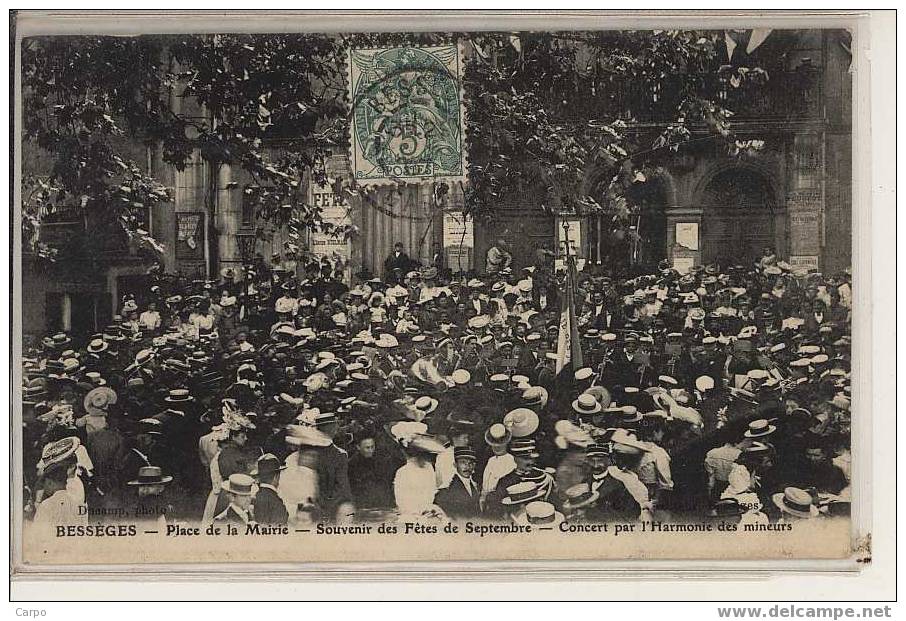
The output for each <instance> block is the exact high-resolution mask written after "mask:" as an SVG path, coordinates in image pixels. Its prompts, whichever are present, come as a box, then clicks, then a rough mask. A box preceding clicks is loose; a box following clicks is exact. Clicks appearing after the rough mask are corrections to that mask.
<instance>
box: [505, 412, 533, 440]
mask: <svg viewBox="0 0 906 621" xmlns="http://www.w3.org/2000/svg"><path fill="white" fill-rule="evenodd" d="M539 424H540V421H539V419H538V415H537V414H536V413H535V411H534V410H530V409H528V408H516V409H515V410H510V411H509V412H507V413H506V415H505V416H504V417H503V425H504V426H505V427H506V428H507V429H509V430H510V433H512V434H513V437H514V438H524V437H526V436H530V435H532V434H533V433H535V431H537V430H538V425H539Z"/></svg>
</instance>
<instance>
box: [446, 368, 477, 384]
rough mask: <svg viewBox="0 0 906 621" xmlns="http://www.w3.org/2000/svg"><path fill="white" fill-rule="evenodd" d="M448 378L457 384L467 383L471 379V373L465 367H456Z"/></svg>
mask: <svg viewBox="0 0 906 621" xmlns="http://www.w3.org/2000/svg"><path fill="white" fill-rule="evenodd" d="M450 379H452V380H453V383H454V384H456V385H457V386H463V385H465V384H468V383H469V381H470V380H471V379H472V375H471V374H470V373H469V372H468V371H467V370H466V369H456V370H455V371H453V373H452V374H451V375H450Z"/></svg>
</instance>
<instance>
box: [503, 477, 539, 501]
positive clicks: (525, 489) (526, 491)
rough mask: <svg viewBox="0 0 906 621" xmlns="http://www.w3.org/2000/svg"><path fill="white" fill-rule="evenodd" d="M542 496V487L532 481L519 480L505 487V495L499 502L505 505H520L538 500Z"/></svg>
mask: <svg viewBox="0 0 906 621" xmlns="http://www.w3.org/2000/svg"><path fill="white" fill-rule="evenodd" d="M542 496H544V489H542V488H539V487H538V486H537V485H535V484H534V483H530V482H528V481H520V482H519V483H514V484H513V485H510V486H509V487H508V488H506V497H505V498H504V499H503V500H501V501H500V502H501V504H504V505H507V506H511V505H522V504H526V503H529V502H532V501H533V500H538V499H539V498H541V497H542Z"/></svg>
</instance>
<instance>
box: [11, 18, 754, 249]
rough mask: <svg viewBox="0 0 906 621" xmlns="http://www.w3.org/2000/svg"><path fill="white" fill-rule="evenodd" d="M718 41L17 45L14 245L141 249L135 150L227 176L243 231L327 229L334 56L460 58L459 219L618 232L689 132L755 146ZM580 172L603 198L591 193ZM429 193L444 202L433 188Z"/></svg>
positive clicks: (145, 196)
mask: <svg viewBox="0 0 906 621" xmlns="http://www.w3.org/2000/svg"><path fill="white" fill-rule="evenodd" d="M723 36H724V35H723V33H722V32H702V31H691V30H670V31H620V32H569V33H473V34H468V35H463V34H459V35H457V34H434V33H409V34H398V33H397V34H384V33H379V34H354V35H343V36H340V35H338V36H324V35H314V34H277V35H271V34H269V35H243V34H223V35H205V36H185V37H53V38H40V39H28V40H26V41H25V44H24V47H23V59H22V61H23V62H22V66H23V85H24V89H23V92H24V104H25V106H24V111H25V114H24V120H25V137H26V140H27V141H29V142H31V143H33V144H35V145H37V147H39V149H40V150H41V151H42V152H43V153H44V154H45V156H46V157H47V158H49V160H50V161H49V164H48V165H47V166H45V167H44V168H46V170H32V171H28V172H33V173H44V175H43V176H42V181H41V182H40V183H38V184H37V185H36V186H35V188H36V189H35V191H32V192H31V193H30V194H29V196H30V198H29V201H30V202H29V203H28V208H27V211H28V216H27V217H26V218H25V219H24V220H25V222H24V225H25V226H26V228H27V229H28V235H27V236H26V239H29V240H31V241H32V245H33V247H34V248H35V249H36V250H38V249H39V243H40V241H39V238H38V236H37V235H36V231H37V230H38V228H39V226H40V222H41V221H42V219H43V218H46V217H48V216H49V215H50V214H53V213H54V212H55V211H59V210H60V209H63V208H65V209H77V210H82V211H83V212H85V213H87V214H89V215H90V217H89V218H88V220H89V221H92V222H94V221H101V220H103V221H106V222H109V223H115V224H116V226H118V227H119V228H120V229H121V230H122V231H124V232H126V233H127V234H128V235H129V236H130V237H131V238H132V239H133V240H135V241H137V242H139V243H140V244H144V245H149V246H150V247H157V248H158V249H159V246H156V245H155V243H154V242H153V240H151V239H150V237H149V236H148V235H147V233H146V232H145V231H144V230H143V229H142V228H141V223H142V222H143V218H144V217H145V214H146V210H147V208H148V207H152V208H154V207H155V206H157V205H163V204H166V203H168V202H170V201H171V200H172V196H171V194H170V192H169V191H168V190H167V189H166V188H164V187H163V186H162V185H161V184H160V183H159V182H158V181H157V180H155V179H154V178H153V176H151V171H149V170H148V165H147V149H149V148H150V149H158V150H159V151H158V152H159V153H160V154H161V156H162V158H163V160H164V161H165V162H167V163H169V164H172V165H174V166H175V167H176V168H178V169H182V168H184V167H185V166H186V165H187V164H188V163H189V162H190V161H191V160H192V158H193V157H195V154H198V155H199V156H200V157H201V158H203V159H204V160H205V161H206V162H208V163H209V164H210V165H211V166H212V167H213V168H214V170H215V171H216V170H217V169H218V168H219V167H220V166H222V165H230V166H233V167H236V168H239V169H241V170H242V171H244V172H245V174H246V175H247V176H248V177H249V178H250V179H251V185H250V186H249V187H247V188H245V189H244V190H243V191H245V192H248V193H249V194H250V196H253V197H254V200H255V202H256V204H257V206H258V215H259V216H260V217H262V218H263V219H264V220H266V221H269V222H271V223H274V224H276V225H278V226H279V225H287V224H292V226H293V227H294V229H295V231H296V234H297V235H300V234H301V233H300V231H301V230H302V229H304V228H306V227H308V228H314V227H318V228H330V227H329V225H327V224H325V223H322V222H321V219H320V211H319V209H318V208H317V207H315V206H313V205H308V204H306V201H305V199H304V196H302V194H301V192H300V187H301V186H302V182H303V180H304V179H305V178H306V176H308V178H310V179H312V180H314V181H316V182H318V183H324V182H326V181H327V175H326V169H325V160H326V158H327V157H328V156H329V155H330V154H331V153H333V152H337V151H342V150H343V149H344V148H345V146H346V141H347V136H348V125H349V110H348V108H349V103H348V97H347V94H346V92H345V88H346V84H345V82H346V68H345V62H346V60H345V59H346V54H347V52H348V49H349V48H350V47H367V46H377V45H380V46H386V45H406V44H422V45H431V44H438V43H442V42H448V41H454V40H458V41H460V42H461V43H462V45H463V46H464V48H465V49H466V52H467V65H466V75H465V80H464V84H463V89H464V92H465V96H466V101H467V106H468V107H467V117H466V118H467V139H468V142H469V157H470V169H469V175H468V179H469V183H468V184H466V186H465V188H464V193H465V202H466V209H467V211H468V212H469V213H471V214H472V215H474V216H476V217H478V218H493V217H494V213H495V207H496V206H497V205H498V204H499V203H500V201H501V200H503V198H504V197H506V196H507V194H509V193H510V192H512V191H513V190H516V189H519V188H526V187H528V188H533V189H535V190H537V191H538V192H539V194H540V203H541V204H542V205H543V207H544V208H545V209H548V210H550V211H552V212H553V211H560V210H567V211H570V212H580V213H593V212H596V211H607V212H609V213H613V214H615V218H614V222H615V226H619V223H620V222H623V221H624V220H625V215H626V214H628V213H629V212H630V211H631V209H632V205H631V204H630V203H629V202H628V201H627V199H626V189H627V188H629V187H631V186H632V185H633V184H638V183H645V179H646V176H645V173H644V171H645V170H646V168H650V167H651V166H656V165H657V164H658V157H659V156H660V155H662V154H663V152H672V151H675V150H677V149H679V148H680V147H681V146H682V145H684V144H686V143H689V142H690V141H694V140H696V139H698V138H693V132H694V131H697V129H698V128H702V127H704V128H706V129H707V130H708V132H709V136H717V137H719V138H720V139H721V140H724V141H725V142H726V144H727V149H728V152H729V153H732V154H737V155H739V154H745V153H751V152H753V151H755V150H757V149H758V148H759V147H760V143H759V142H758V141H754V140H740V139H738V138H737V137H736V136H734V135H733V132H732V130H731V123H730V120H731V118H732V112H731V111H730V110H729V109H727V108H725V107H724V106H723V105H722V103H721V102H726V101H730V100H734V101H738V100H744V98H745V97H746V94H745V93H747V92H750V89H752V88H758V87H759V85H760V84H763V83H764V81H765V80H766V77H767V74H766V72H765V71H764V70H763V69H760V68H758V67H747V66H730V65H728V64H725V63H722V62H721V60H720V57H721V54H722V52H721V47H720V46H721V45H722V43H721V42H722V41H723ZM730 91H732V92H733V93H735V94H736V97H735V99H734V98H731V97H728V95H727V93H728V92H730ZM39 168H40V167H39ZM592 170H595V171H598V173H600V172H601V171H604V178H605V179H609V181H607V182H605V183H604V184H603V186H602V185H601V184H597V185H596V186H595V187H592V186H593V184H592V183H590V180H589V173H590V171H592ZM599 176H600V175H599ZM215 178H216V177H215ZM333 182H334V183H335V184H337V186H338V187H336V188H335V189H336V190H337V191H338V192H342V193H346V194H349V193H358V194H359V195H360V196H362V197H363V198H364V200H365V203H366V204H369V196H370V194H369V191H368V190H367V189H361V188H357V187H355V183H354V181H352V180H333ZM42 184H43V185H42ZM234 187H235V188H238V184H236V183H234V184H232V185H230V186H228V187H227V189H231V188H234ZM602 187H603V190H602V189H601V188H602ZM436 193H437V194H438V195H440V196H442V195H445V194H448V193H449V188H448V187H447V186H446V185H445V184H437V185H436ZM207 198H208V200H209V201H210V204H209V209H210V210H212V211H213V206H214V203H213V197H212V196H211V195H210V194H209V196H208V197H207ZM331 232H333V233H335V234H338V235H340V234H347V235H348V234H350V233H351V231H333V230H332V231H331ZM40 251H41V252H43V253H44V254H45V255H48V254H50V253H49V252H47V249H46V248H45V249H40Z"/></svg>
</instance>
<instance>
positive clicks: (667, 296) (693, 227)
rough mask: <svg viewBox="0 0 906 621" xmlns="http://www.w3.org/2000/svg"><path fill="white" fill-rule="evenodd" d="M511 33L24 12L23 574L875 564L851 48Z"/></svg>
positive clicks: (20, 237) (16, 425)
mask: <svg viewBox="0 0 906 621" xmlns="http://www.w3.org/2000/svg"><path fill="white" fill-rule="evenodd" d="M511 17H513V19H516V21H515V22H513V21H511V22H505V21H501V22H500V24H496V23H495V22H494V20H493V19H491V20H482V21H480V22H478V21H475V20H473V21H472V22H468V20H467V18H466V17H465V16H464V20H465V21H462V22H461V23H452V22H445V24H448V26H445V27H444V28H439V29H436V30H435V29H433V27H431V22H429V21H427V20H422V21H421V22H419V20H418V18H417V17H412V16H409V17H407V18H405V19H404V18H400V20H399V25H398V27H397V28H396V29H395V31H386V29H384V28H380V29H378V28H377V26H375V31H373V32H372V31H369V30H368V28H369V22H368V20H367V19H366V18H365V17H363V16H358V17H356V16H355V15H351V16H347V18H348V19H347V22H343V20H342V19H340V22H339V23H340V26H343V27H338V26H337V22H336V21H335V22H332V25H331V26H330V27H327V25H325V28H324V29H323V30H321V31H312V30H311V28H312V24H317V23H319V22H317V21H312V20H307V21H306V20H300V19H299V16H298V15H296V16H287V17H286V19H285V21H284V23H283V25H282V28H283V29H282V30H280V29H278V30H274V25H273V22H270V26H269V27H268V28H267V29H266V30H265V29H262V30H261V31H259V32H253V31H254V30H255V29H256V21H255V20H254V19H248V17H247V16H246V17H245V18H243V17H242V16H236V19H233V20H232V21H229V20H228V21H227V22H217V23H216V24H214V23H213V22H212V23H210V24H208V23H206V22H204V20H203V19H202V18H201V17H197V16H196V19H195V20H194V21H192V20H189V21H188V22H184V23H182V24H181V25H180V27H179V28H175V27H174V26H173V22H172V21H171V22H167V21H166V20H167V15H166V13H161V15H160V17H159V18H155V17H146V18H143V19H145V20H146V21H145V22H143V24H142V25H143V28H142V30H143V31H145V32H147V34H136V31H135V29H134V28H132V29H131V30H128V32H120V31H118V30H117V28H118V26H117V24H118V22H117V20H116V19H109V20H108V19H104V16H103V15H98V14H95V15H94V16H92V19H93V21H92V24H93V25H92V26H91V27H90V28H88V29H87V30H86V28H80V29H78V31H77V32H76V31H74V30H73V31H69V30H67V28H72V22H66V21H65V20H64V21H63V22H61V21H60V19H62V18H59V17H55V16H54V15H52V14H49V15H41V16H36V15H29V14H27V13H21V14H19V15H18V17H17V19H18V21H17V23H16V35H17V36H16V49H15V52H16V56H15V59H16V65H15V69H16V76H15V77H16V91H15V103H16V110H17V117H16V172H17V175H16V180H15V184H16V185H15V191H16V196H17V200H16V203H15V210H14V218H15V228H14V233H15V236H16V247H15V252H16V267H15V269H16V272H15V274H16V275H17V278H16V279H14V280H15V282H16V285H17V286H16V288H15V290H14V291H13V293H12V295H13V301H14V304H15V317H14V320H15V322H16V325H15V333H14V347H15V350H14V390H13V396H14V404H13V405H14V407H13V412H12V417H11V420H12V432H13V438H14V462H15V468H14V471H13V483H14V485H13V488H14V491H13V493H14V501H15V504H14V507H15V510H14V517H15V524H14V532H15V542H16V545H17V547H18V553H17V556H16V557H15V563H14V567H15V570H16V571H22V572H29V571H41V570H42V569H45V568H51V567H55V566H81V565H86V566H91V565H105V566H118V565H139V566H141V565H158V566H159V565H161V564H166V565H169V564H183V563H223V564H229V563H275V562H279V563H290V564H304V563H327V562H331V563H332V562H347V561H349V562H356V563H363V562H366V563H368V562H393V561H396V562H400V561H418V560H421V561H471V560H476V561H478V560H493V561H520V560H533V561H558V560H571V561H579V560H581V561H589V560H599V561H605V560H621V561H623V560H682V559H696V560H711V559H720V560H738V561H744V560H762V561H791V560H798V561H803V560H817V559H821V560H828V559H834V560H844V561H845V560H854V559H857V558H860V559H862V560H866V557H868V556H869V555H870V551H868V548H867V547H866V544H865V542H864V541H862V540H860V538H859V536H860V531H859V529H857V528H855V527H854V521H853V518H852V517H851V516H852V515H854V513H855V508H853V507H852V505H853V502H854V499H856V498H858V494H856V493H854V491H853V490H854V489H855V488H856V486H855V485H854V483H853V478H852V472H853V470H854V468H855V464H854V463H853V462H854V461H856V462H858V459H856V460H854V458H853V453H854V451H853V442H852V437H853V427H852V421H853V419H854V418H858V417H861V418H862V419H866V418H867V417H869V416H870V412H869V411H868V410H867V408H866V407H865V406H863V404H862V403H860V401H859V399H858V398H857V399H856V400H853V394H852V385H853V382H852V378H853V374H854V373H857V372H858V369H857V368H854V366H855V365H854V364H853V360H854V357H853V355H852V348H853V346H854V343H853V331H852V325H853V320H854V317H856V318H858V315H859V313H860V312H861V309H858V308H855V307H854V296H853V285H852V283H853V278H852V276H853V273H852V269H851V266H852V264H853V241H852V240H853V224H852V222H853V220H854V218H853V185H854V184H853V178H854V173H853V171H854V166H853V144H854V141H853V131H854V130H853V120H852V119H853V109H854V108H853V106H854V83H855V82H856V77H858V72H859V70H860V69H859V67H860V62H859V58H858V54H857V53H856V51H855V50H856V49H857V45H856V44H857V41H854V32H855V31H854V30H853V29H852V28H848V27H847V25H846V24H845V23H840V24H835V23H833V22H832V21H828V20H825V21H821V20H818V21H813V23H812V25H811V26H810V27H792V26H791V25H790V23H787V24H786V25H785V26H784V27H777V28H771V27H766V25H765V24H766V23H765V22H764V21H763V20H762V21H752V23H751V24H746V23H744V20H743V22H742V23H740V22H739V21H738V20H737V22H735V23H733V24H729V25H728V24H727V23H724V22H713V21H712V20H710V19H709V18H708V17H707V16H706V15H704V14H703V15H702V16H701V19H700V20H699V23H697V24H691V25H690V24H688V22H689V19H688V17H687V18H686V19H685V20H684V21H683V24H685V25H684V27H683V28H680V29H672V30H671V29H664V28H663V25H660V26H659V25H657V24H654V23H652V24H646V23H644V22H642V23H641V24H640V25H638V26H633V27H631V28H630V27H629V26H626V25H625V23H623V24H608V23H607V20H606V15H604V14H601V15H598V16H597V17H594V16H590V15H584V16H583V15H578V14H577V15H570V14H568V13H557V14H552V15H550V16H547V17H545V16H543V15H541V16H539V15H534V16H528V15H526V16H523V17H525V19H524V20H523V21H519V20H518V18H519V17H520V16H519V15H518V14H516V15H513V16H511ZM192 23H197V24H198V29H197V32H186V28H185V26H186V24H190V25H191V24H192ZM67 24H68V25H67ZM450 24H452V25H450ZM213 28H216V29H213ZM250 30H251V31H250ZM303 30H304V31H303ZM244 31H248V32H244ZM863 207H864V208H865V209H868V208H869V206H868V205H864V206H863ZM857 506H858V503H857ZM851 508H852V510H851ZM89 571H90V570H89Z"/></svg>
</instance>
